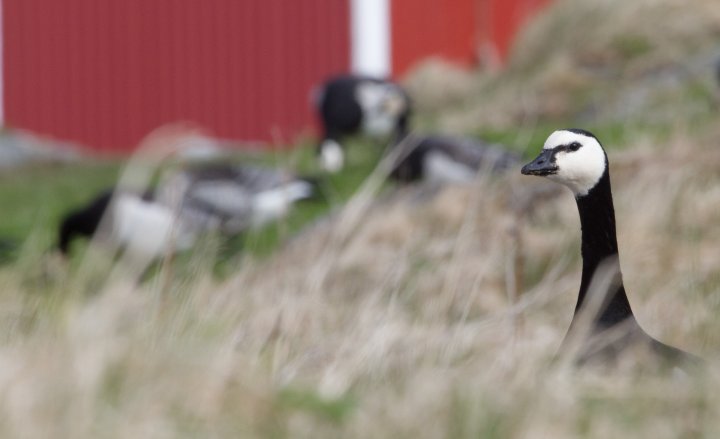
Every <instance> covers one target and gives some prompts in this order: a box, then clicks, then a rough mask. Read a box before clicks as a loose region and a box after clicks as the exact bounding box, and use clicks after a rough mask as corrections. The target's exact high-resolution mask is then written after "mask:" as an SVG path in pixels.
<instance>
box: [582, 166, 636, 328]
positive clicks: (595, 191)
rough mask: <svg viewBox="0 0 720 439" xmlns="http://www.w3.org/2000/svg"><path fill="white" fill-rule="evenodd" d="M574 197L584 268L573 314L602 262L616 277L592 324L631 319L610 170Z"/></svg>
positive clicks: (603, 325) (608, 325)
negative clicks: (617, 233) (617, 231)
mask: <svg viewBox="0 0 720 439" xmlns="http://www.w3.org/2000/svg"><path fill="white" fill-rule="evenodd" d="M576 201H577V206H578V211H579V213H580V225H581V227H582V258H583V272H582V280H581V282H580V292H579V293H578V302H577V306H576V307H575V315H576V316H577V313H578V311H579V310H580V309H581V308H582V307H583V305H584V304H585V301H586V299H587V298H588V292H589V288H590V284H591V282H592V280H593V276H594V275H595V272H596V271H597V269H598V268H599V267H601V266H602V267H603V268H605V267H607V268H608V269H610V270H613V272H615V273H616V277H615V281H614V282H612V283H611V286H610V291H609V292H608V295H607V298H606V300H605V301H604V305H605V307H604V308H603V309H602V311H601V312H600V313H599V315H598V317H597V318H596V320H595V322H594V326H595V327H596V328H597V329H604V328H608V327H610V326H613V325H615V324H618V323H620V322H623V321H625V320H626V319H628V318H632V319H634V316H633V313H632V310H631V309H630V302H629V301H628V298H627V295H626V294H625V287H624V286H623V282H622V275H621V274H620V261H619V259H618V245H617V235H616V231H615V209H614V208H613V200H612V192H611V190H610V174H609V172H608V171H607V170H606V171H605V174H603V176H602V178H601V179H600V181H599V182H598V183H597V184H596V185H595V187H593V188H592V189H591V190H590V192H588V193H587V194H586V195H584V196H578V197H576ZM599 292H600V293H604V292H602V291H599ZM573 322H574V319H573Z"/></svg>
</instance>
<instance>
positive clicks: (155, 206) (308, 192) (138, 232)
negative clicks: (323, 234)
mask: <svg viewBox="0 0 720 439" xmlns="http://www.w3.org/2000/svg"><path fill="white" fill-rule="evenodd" d="M115 192H117V193H115ZM312 195H313V183H311V182H310V181H306V180H301V179H298V178H295V177H291V176H290V175H289V174H286V173H284V172H282V171H278V170H275V169H269V168H260V167H253V166H247V165H234V166H230V165H208V166H205V167H202V168H197V169H189V170H183V171H179V172H176V173H174V174H172V175H171V176H170V177H168V178H166V179H165V180H164V181H162V182H161V183H160V185H159V186H158V188H157V189H156V190H155V191H152V192H148V193H145V194H142V195H139V194H136V193H131V192H127V191H113V190H109V191H105V192H103V193H101V194H100V195H98V196H97V197H96V198H95V199H93V200H92V201H91V202H90V203H89V204H87V205H86V206H84V207H81V208H80V209H78V210H75V211H72V212H70V213H68V214H67V215H66V216H65V217H64V218H63V220H62V221H61V224H60V228H59V236H58V248H59V249H60V251H61V252H62V253H64V254H67V253H68V252H69V248H70V244H71V242H72V240H73V239H74V238H75V237H79V236H81V237H91V236H92V235H94V234H95V233H96V232H97V231H98V230H99V229H100V225H101V220H103V217H104V216H105V214H106V212H110V215H107V219H106V220H105V221H107V222H106V223H104V224H103V225H104V226H106V228H104V229H103V231H105V230H107V232H104V233H103V235H105V237H108V238H109V239H110V241H112V242H113V243H114V244H117V245H119V246H122V247H125V248H127V249H128V250H132V251H134V252H138V253H142V254H145V255H152V256H159V255H161V254H163V253H166V252H168V251H174V250H185V249H188V248H189V247H191V246H192V244H193V243H194V241H195V239H196V238H197V235H198V234H199V233H202V232H206V231H219V232H220V233H223V234H228V235H231V234H238V233H241V232H243V231H245V230H247V229H249V228H251V227H257V226H261V225H263V224H266V223H268V222H270V221H273V220H277V219H279V218H281V217H283V216H284V215H286V214H287V213H288V211H289V210H290V207H291V206H292V204H293V203H294V202H296V201H299V200H302V199H306V198H310V197H311V196H312Z"/></svg>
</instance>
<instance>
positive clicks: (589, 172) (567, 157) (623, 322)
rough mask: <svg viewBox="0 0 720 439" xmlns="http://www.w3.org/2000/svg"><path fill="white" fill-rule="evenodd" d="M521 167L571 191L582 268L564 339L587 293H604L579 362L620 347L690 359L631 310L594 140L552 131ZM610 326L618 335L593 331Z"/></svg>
mask: <svg viewBox="0 0 720 439" xmlns="http://www.w3.org/2000/svg"><path fill="white" fill-rule="evenodd" d="M521 172H522V173H523V174H525V175H538V176H543V177H547V178H549V179H551V180H553V181H555V182H558V183H561V184H563V185H565V186H567V187H568V188H570V190H572V192H573V194H574V195H575V201H576V202H577V207H578V211H579V213H580V224H581V228H582V246H581V247H582V248H581V252H582V258H583V270H582V278H581V282H580V291H579V293H578V301H577V305H576V307H575V315H574V317H573V320H572V323H571V324H570V328H569V330H568V334H567V336H566V342H567V340H569V339H571V338H574V336H575V335H577V334H578V333H577V332H576V331H577V330H578V328H579V327H581V326H582V325H580V324H579V323H578V322H579V321H580V319H581V318H582V317H580V316H582V315H583V314H582V313H581V312H582V311H583V310H584V309H587V308H586V307H587V306H589V304H590V303H593V302H594V299H593V297H592V295H593V294H605V296H604V297H599V298H598V299H600V300H601V301H602V304H601V305H602V306H600V309H599V311H598V313H597V315H595V316H593V317H592V319H591V321H590V323H589V337H588V338H587V339H584V340H581V346H580V348H581V351H580V356H579V359H580V361H581V362H585V361H588V360H600V361H608V360H614V359H617V358H618V355H619V354H620V353H621V352H622V351H624V350H626V349H629V348H632V349H635V348H639V347H644V348H649V350H650V351H651V352H653V353H655V354H659V356H660V357H662V358H663V359H665V360H669V361H670V362H672V363H673V364H677V363H678V362H690V363H696V362H697V358H696V357H694V356H693V355H691V354H688V353H686V352H684V351H681V350H679V349H676V348H674V347H672V346H668V345H666V344H664V343H661V342H660V341H658V340H656V339H654V338H653V337H651V336H650V335H649V334H647V333H646V332H645V331H644V330H643V329H642V327H641V326H640V325H639V324H638V322H637V320H636V318H635V315H634V314H633V311H632V308H631V307H630V302H629V300H628V297H627V294H626V293H625V287H624V285H623V281H622V275H621V273H620V261H619V258H618V244H617V236H616V229H615V211H614V208H613V198H612V192H611V189H610V172H609V167H608V159H607V155H606V154H605V151H604V149H603V148H602V146H601V144H600V142H599V141H598V139H597V138H596V137H595V136H594V135H593V134H591V133H589V132H588V131H584V130H580V129H566V130H560V131H555V132H554V133H552V134H551V135H550V137H548V139H547V141H546V142H545V145H544V147H543V150H542V152H541V153H540V155H539V156H538V157H537V158H536V159H535V160H533V161H532V162H530V163H528V164H527V165H525V166H524V167H523V168H522V170H521ZM601 273H609V274H611V275H612V279H611V282H610V284H609V286H608V288H607V289H606V290H602V289H598V288H594V287H593V285H592V283H593V282H594V281H595V280H596V275H599V274H601ZM602 299H604V300H602ZM610 330H616V331H615V332H619V334H620V335H619V336H618V334H617V333H616V334H615V335H616V336H617V338H614V339H613V341H612V342H610V343H606V342H602V341H601V340H603V338H602V337H599V335H600V334H605V335H607V334H608V333H609V332H612V331H610ZM598 341H600V342H599V343H596V342H598ZM565 344H566V343H564V344H563V345H565ZM598 346H599V347H598Z"/></svg>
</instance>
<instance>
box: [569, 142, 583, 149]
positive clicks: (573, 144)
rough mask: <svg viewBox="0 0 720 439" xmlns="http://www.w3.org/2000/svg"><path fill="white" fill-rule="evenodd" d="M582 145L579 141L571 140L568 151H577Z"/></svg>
mask: <svg viewBox="0 0 720 439" xmlns="http://www.w3.org/2000/svg"><path fill="white" fill-rule="evenodd" d="M581 146H582V145H581V144H580V143H579V142H573V143H571V144H569V145H568V147H567V149H568V151H577V150H578V149H580V147H581Z"/></svg>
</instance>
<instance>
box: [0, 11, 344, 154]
mask: <svg viewBox="0 0 720 439" xmlns="http://www.w3.org/2000/svg"><path fill="white" fill-rule="evenodd" d="M348 14H349V11H348V4H347V2H346V1H340V0H302V1H299V0H243V1H240V0H202V1H200V0H109V1H100V0H4V1H3V31H4V51H5V54H4V68H5V71H4V75H5V117H6V121H7V123H8V125H10V126H15V127H21V128H27V129H32V130H34V131H37V132H40V133H45V134H50V135H53V136H56V137H60V138H63V139H69V140H74V141H78V142H81V143H84V144H87V145H90V146H92V147H93V148H95V149H98V150H100V151H103V152H118V151H124V150H129V149H132V148H133V147H134V146H135V145H136V143H137V142H138V141H139V139H141V138H142V137H143V136H144V135H145V134H147V133H148V132H149V131H151V130H152V129H154V128H156V127H157V126H159V125H161V124H163V123H166V122H172V121H177V120H191V121H195V122H198V123H200V124H202V125H205V126H207V127H209V128H210V129H211V130H212V131H213V132H214V133H215V134H216V135H218V136H221V137H228V138H238V139H253V140H254V139H257V140H284V141H287V140H292V136H294V135H296V134H297V133H298V132H299V131H300V130H302V129H303V128H304V127H306V126H308V125H309V124H310V123H311V121H312V119H313V114H312V111H311V108H310V106H309V103H308V92H309V89H310V87H311V85H313V84H315V83H317V82H318V81H319V80H320V79H322V78H324V77H325V76H327V75H329V74H331V73H337V72H342V71H346V70H347V67H348V65H349V53H348V47H349V41H348V38H349V36H348V31H347V29H348V19H349V17H348Z"/></svg>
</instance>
